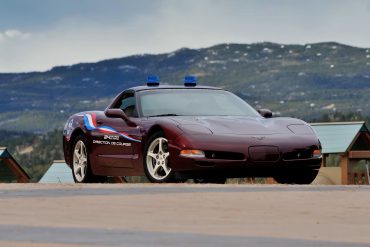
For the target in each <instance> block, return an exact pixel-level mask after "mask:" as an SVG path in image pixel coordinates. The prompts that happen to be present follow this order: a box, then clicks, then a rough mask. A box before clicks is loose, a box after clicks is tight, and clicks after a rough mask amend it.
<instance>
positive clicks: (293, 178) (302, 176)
mask: <svg viewBox="0 0 370 247" xmlns="http://www.w3.org/2000/svg"><path fill="white" fill-rule="evenodd" d="M318 173H319V169H312V168H306V169H299V170H288V171H285V172H284V171H282V172H280V173H278V174H276V175H275V176H274V179H275V181H276V182H278V183H280V184H311V183H312V182H313V181H314V180H315V178H316V176H317V174H318Z"/></svg>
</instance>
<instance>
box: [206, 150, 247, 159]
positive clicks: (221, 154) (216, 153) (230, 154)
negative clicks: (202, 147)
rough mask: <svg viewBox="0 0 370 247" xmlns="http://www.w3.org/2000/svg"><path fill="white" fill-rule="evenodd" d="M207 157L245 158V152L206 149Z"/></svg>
mask: <svg viewBox="0 0 370 247" xmlns="http://www.w3.org/2000/svg"><path fill="white" fill-rule="evenodd" d="M205 156H206V158H207V159H215V160H244V159H245V157H244V154H241V153H235V152H221V151H205Z"/></svg>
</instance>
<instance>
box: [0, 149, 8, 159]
mask: <svg viewBox="0 0 370 247" xmlns="http://www.w3.org/2000/svg"><path fill="white" fill-rule="evenodd" d="M9 156H10V154H9V152H8V150H6V147H0V158H9Z"/></svg>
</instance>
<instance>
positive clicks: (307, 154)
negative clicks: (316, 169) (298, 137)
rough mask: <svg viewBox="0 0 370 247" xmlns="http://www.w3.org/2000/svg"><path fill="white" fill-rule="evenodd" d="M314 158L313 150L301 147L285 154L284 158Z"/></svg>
mask: <svg viewBox="0 0 370 247" xmlns="http://www.w3.org/2000/svg"><path fill="white" fill-rule="evenodd" d="M310 158H312V150H310V149H299V150H294V151H292V152H288V153H285V154H283V159H284V160H302V159H303V160H304V159H310Z"/></svg>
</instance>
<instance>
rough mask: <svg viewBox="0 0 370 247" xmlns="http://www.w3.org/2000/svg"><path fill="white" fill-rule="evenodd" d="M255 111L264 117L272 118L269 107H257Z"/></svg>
mask: <svg viewBox="0 0 370 247" xmlns="http://www.w3.org/2000/svg"><path fill="white" fill-rule="evenodd" d="M257 111H258V113H259V114H261V116H262V117H264V118H272V111H270V110H269V109H259V110H257Z"/></svg>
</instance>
